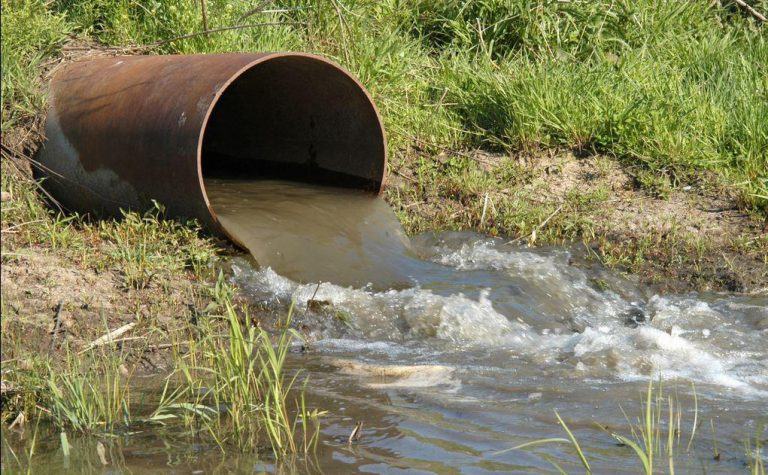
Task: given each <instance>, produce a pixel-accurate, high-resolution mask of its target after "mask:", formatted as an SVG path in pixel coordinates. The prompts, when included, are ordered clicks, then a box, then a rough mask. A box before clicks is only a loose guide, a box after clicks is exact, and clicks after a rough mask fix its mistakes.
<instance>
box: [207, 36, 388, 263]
mask: <svg viewBox="0 0 768 475" xmlns="http://www.w3.org/2000/svg"><path fill="white" fill-rule="evenodd" d="M286 57H289V58H290V57H299V58H307V59H311V60H314V61H318V62H321V63H324V64H326V65H328V66H331V67H332V68H334V69H335V70H336V71H338V72H339V73H341V74H343V75H344V76H346V77H347V78H349V79H350V80H352V82H354V83H355V85H357V87H358V88H360V91H362V93H363V95H364V97H365V99H366V100H367V101H368V104H370V106H371V109H372V110H373V112H374V115H375V116H376V122H377V123H378V125H379V130H381V140H382V144H381V145H382V151H383V155H384V166H383V173H382V177H381V184H380V185H379V189H378V190H377V192H376V194H377V195H380V194H381V192H382V191H383V190H384V186H385V184H386V180H387V163H388V159H387V155H388V153H387V133H386V130H385V129H384V121H383V120H382V118H381V114H380V113H379V109H378V107H376V103H374V102H373V98H372V97H371V94H370V93H369V92H368V89H366V88H365V86H363V84H362V83H361V82H360V80H358V79H357V78H356V77H355V76H354V75H352V74H351V73H350V72H349V71H347V70H346V69H344V68H343V67H342V66H341V65H339V64H338V63H336V62H334V61H331V60H330V59H327V58H324V57H322V56H319V55H316V54H310V53H297V52H290V51H287V52H278V53H268V54H267V55H265V56H263V57H261V58H258V59H255V60H253V61H251V62H250V63H248V64H246V65H245V66H243V67H242V68H240V69H239V70H237V71H236V72H235V73H234V74H233V75H232V76H230V77H229V79H227V80H226V81H225V82H223V83H222V84H221V86H220V87H219V89H218V90H217V91H216V94H215V95H214V97H213V99H212V100H211V103H210V105H209V106H208V109H207V110H206V112H205V117H204V118H203V121H202V123H201V125H200V133H199V135H198V139H197V152H196V155H197V156H196V166H197V180H198V184H199V186H200V191H201V192H202V195H203V202H204V203H205V206H206V208H207V209H208V214H209V215H210V217H211V219H212V221H213V224H214V226H215V227H216V229H217V230H218V231H220V232H221V233H222V234H224V235H225V236H226V237H227V238H228V239H229V240H230V241H231V242H233V243H235V244H236V245H237V246H239V247H241V248H243V249H245V248H246V246H245V245H244V244H243V243H242V242H240V241H239V240H238V239H237V238H235V236H233V235H232V234H231V233H230V232H229V231H227V229H226V228H225V227H224V226H223V225H222V224H221V221H219V217H218V216H217V215H216V211H215V210H214V208H213V206H211V202H210V200H209V199H208V192H207V191H206V189H205V179H204V177H203V139H204V137H205V131H206V129H207V128H208V121H209V119H210V118H211V114H212V113H213V110H214V109H215V108H216V105H217V104H218V102H219V99H221V96H222V95H223V94H224V93H225V92H226V91H227V89H228V88H229V86H230V85H232V83H234V82H235V81H237V80H238V79H239V78H240V77H241V76H242V75H243V74H245V73H246V72H248V71H249V70H251V69H252V68H254V67H256V66H258V65H259V64H262V63H266V62H268V61H271V60H274V59H277V58H286Z"/></svg>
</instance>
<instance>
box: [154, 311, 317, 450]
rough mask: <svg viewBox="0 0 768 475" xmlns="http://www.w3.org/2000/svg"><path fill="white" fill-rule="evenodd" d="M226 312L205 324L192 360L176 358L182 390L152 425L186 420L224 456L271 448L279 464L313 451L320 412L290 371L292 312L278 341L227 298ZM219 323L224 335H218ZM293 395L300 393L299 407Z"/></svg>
mask: <svg viewBox="0 0 768 475" xmlns="http://www.w3.org/2000/svg"><path fill="white" fill-rule="evenodd" d="M223 310H224V314H223V315H222V316H221V317H218V318H217V317H210V318H209V320H207V321H206V322H204V323H203V324H202V327H201V334H202V335H203V336H202V337H201V338H200V339H199V340H194V339H192V340H190V341H189V342H188V345H189V351H188V352H187V353H185V354H183V355H182V354H180V353H177V361H176V364H177V368H178V370H177V371H178V374H180V375H181V377H182V379H183V381H184V388H183V389H182V390H179V391H177V392H174V393H173V394H172V395H171V396H170V397H165V396H164V398H163V399H164V400H166V401H168V404H166V405H165V408H164V409H163V410H161V411H159V412H158V413H157V414H155V415H154V418H155V420H162V419H165V418H167V417H168V416H169V415H171V414H175V415H177V416H178V417H185V418H186V419H185V420H186V424H187V425H189V426H202V427H204V432H205V433H207V434H209V435H211V436H212V437H213V438H214V440H215V441H216V442H217V443H218V444H219V446H220V447H221V448H222V450H227V448H228V447H235V448H237V449H238V450H241V451H246V450H254V449H255V450H259V449H263V448H264V447H265V446H267V445H268V447H269V450H270V452H271V453H272V454H273V455H274V456H275V457H277V458H278V459H284V458H286V457H291V456H295V455H297V454H301V453H304V454H309V453H310V452H312V451H314V450H315V448H316V445H317V442H318V439H319V425H318V422H319V418H320V417H321V416H322V415H323V412H321V411H318V410H317V409H313V410H311V411H310V410H309V409H308V408H307V405H306V400H305V396H304V387H301V388H295V386H296V385H295V383H296V377H297V375H294V376H292V377H289V376H288V375H287V374H286V371H285V361H286V357H287V356H288V352H289V350H290V348H291V345H292V342H293V341H294V340H295V339H297V338H300V337H299V336H298V334H297V333H296V332H295V331H294V330H292V329H290V328H289V325H288V322H289V321H290V319H291V316H292V309H291V310H290V311H289V314H288V316H287V320H286V321H285V322H283V324H282V325H281V330H279V331H278V332H277V335H276V336H275V337H274V338H273V336H272V335H270V333H269V332H267V331H266V330H264V329H262V328H260V327H257V326H253V325H250V324H247V325H244V324H243V323H241V321H245V322H250V319H249V317H248V312H247V311H246V310H245V309H243V311H242V312H238V310H237V309H236V308H235V306H234V305H233V304H232V302H231V301H230V300H229V299H228V298H226V297H224V301H223ZM241 317H242V320H241ZM221 324H223V327H224V328H225V330H226V333H219V329H220V328H221V326H222V325H221ZM166 393H167V391H166V392H164V394H166ZM293 393H297V394H298V397H297V399H296V400H295V401H292V400H291V394H293ZM180 401H184V402H180ZM299 433H301V435H299Z"/></svg>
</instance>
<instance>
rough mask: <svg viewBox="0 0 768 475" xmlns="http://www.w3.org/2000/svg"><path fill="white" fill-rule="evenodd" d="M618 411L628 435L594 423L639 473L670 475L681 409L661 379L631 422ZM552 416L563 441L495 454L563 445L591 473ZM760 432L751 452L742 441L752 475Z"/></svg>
mask: <svg viewBox="0 0 768 475" xmlns="http://www.w3.org/2000/svg"><path fill="white" fill-rule="evenodd" d="M693 394H694V406H695V407H694V419H693V423H692V425H691V434H690V438H689V440H688V444H687V449H686V451H688V452H690V450H691V446H692V444H693V441H694V437H695V435H696V428H697V427H698V408H699V407H698V398H697V396H696V390H695V387H694V388H693ZM621 410H622V412H623V413H624V417H625V418H626V420H627V423H628V424H629V430H630V435H629V436H627V435H624V434H620V433H617V432H613V431H609V430H607V429H606V428H604V427H603V426H602V425H600V424H597V425H598V427H600V429H602V430H604V431H606V432H607V433H608V434H610V436H611V437H613V438H614V439H615V440H616V441H618V442H619V444H621V446H625V447H629V448H631V449H632V451H633V452H634V454H635V456H636V457H637V460H638V461H639V462H640V464H641V466H642V472H643V473H645V474H647V475H651V474H653V473H658V471H659V470H664V469H666V471H667V472H668V473H670V474H674V473H675V462H676V459H677V458H678V457H679V456H680V455H681V453H682V452H681V450H680V440H681V438H682V432H683V425H682V409H681V407H680V403H679V401H678V399H677V397H676V396H674V395H672V394H669V395H665V394H664V389H663V383H662V381H661V380H660V381H659V382H658V384H654V381H653V380H650V381H649V383H648V389H647V391H646V393H645V397H644V399H643V400H642V401H641V415H640V416H639V417H637V418H635V419H634V421H632V420H631V419H630V417H629V416H628V415H627V413H626V412H624V409H623V408H622V409H621ZM555 417H556V418H557V421H558V423H559V424H560V426H561V427H562V428H563V430H564V431H565V433H566V434H567V436H568V438H567V439H566V438H560V437H553V438H548V439H538V440H534V441H531V442H526V443H524V444H520V445H517V446H515V447H512V448H510V449H506V450H502V451H500V452H498V453H504V452H508V451H510V450H522V449H530V448H533V447H538V446H541V445H549V444H566V445H570V446H571V447H573V449H574V451H575V452H576V455H577V456H578V460H579V462H580V464H581V466H582V467H583V468H584V471H585V473H587V474H591V473H592V468H591V467H590V465H589V462H588V460H587V455H586V453H585V452H584V450H583V449H582V448H581V446H580V444H579V442H578V440H577V438H576V436H575V435H574V434H573V432H572V431H571V430H570V428H569V427H568V425H567V424H566V423H565V421H564V420H563V419H562V418H561V417H560V414H558V412H557V411H555ZM711 424H712V432H713V438H712V444H713V445H712V448H713V454H714V456H713V458H714V459H715V460H719V459H720V455H719V451H718V450H717V438H716V436H715V435H714V423H713V422H711ZM764 429H765V425H764V423H758V425H757V429H756V433H755V441H754V447H755V448H754V450H753V449H752V442H751V441H750V440H749V439H746V440H745V442H744V444H745V445H744V447H745V453H746V455H747V459H748V462H747V464H748V467H749V471H750V473H752V474H761V475H762V474H764V473H765V466H764V464H763V461H762V458H761V450H762V449H761V440H760V438H761V437H762V433H763V431H764ZM542 458H544V459H545V460H547V461H548V462H549V463H550V464H552V465H553V466H554V467H555V468H556V469H557V470H558V471H559V472H560V473H566V472H565V470H563V468H562V467H561V466H560V465H559V464H558V463H557V462H556V461H554V460H553V459H552V458H551V457H549V456H547V455H543V456H542Z"/></svg>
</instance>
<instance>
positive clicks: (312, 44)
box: [3, 0, 768, 211]
mask: <svg viewBox="0 0 768 475" xmlns="http://www.w3.org/2000/svg"><path fill="white" fill-rule="evenodd" d="M3 6H4V8H3V9H4V11H6V12H9V13H11V14H9V15H3V17H4V18H3V26H4V28H3V31H4V34H3V50H4V52H10V54H8V53H4V54H3V66H4V67H3V97H4V104H3V126H4V128H5V127H7V126H8V125H13V124H16V123H18V121H19V120H20V118H23V117H25V116H28V115H29V114H31V113H34V112H36V111H38V110H39V107H40V106H41V105H42V103H43V99H42V98H41V96H40V94H39V91H38V89H39V84H38V83H37V81H36V80H35V79H34V78H36V77H37V76H38V75H37V72H38V69H39V64H40V61H42V59H43V58H45V57H47V56H49V55H51V54H54V53H55V50H56V47H57V46H58V45H60V44H61V42H62V40H63V38H64V34H66V33H68V32H74V33H75V34H77V35H80V36H82V37H93V38H95V39H97V40H98V41H100V42H103V43H105V44H109V45H149V44H153V43H156V42H163V41H169V40H172V39H173V38H177V37H179V36H182V35H185V34H189V33H193V32H197V31H200V30H201V29H202V28H203V23H202V15H201V11H200V5H199V3H198V2H188V1H180V0H175V1H167V2H133V1H127V0H103V1H95V0H89V1H54V2H48V3H44V2H42V1H31V0H27V1H19V0H16V1H11V0H4V2H3ZM754 6H755V8H757V9H758V10H761V9H762V10H763V11H765V10H768V5H767V4H766V3H765V2H764V1H762V0H760V1H757V2H755V4H754ZM252 8H253V5H251V4H250V3H247V2H224V1H208V2H207V19H208V25H209V28H220V27H226V26H232V25H236V24H253V25H258V26H253V27H251V28H245V29H238V30H231V31H225V32H219V33H214V34H210V35H202V36H196V37H193V38H189V39H183V40H176V41H169V42H167V43H164V44H162V45H159V46H156V47H154V48H153V49H154V51H155V52H159V53H200V52H215V51H268V50H303V51H310V52H316V53H319V54H324V55H326V56H329V57H331V58H333V59H335V60H337V61H339V62H340V63H342V64H343V65H344V66H346V67H347V68H349V69H350V70H351V71H352V72H353V73H355V74H356V75H358V76H359V77H360V79H361V80H362V82H363V83H364V84H366V86H367V87H368V88H369V89H370V90H371V92H372V94H373V96H374V99H375V100H376V102H377V104H379V106H380V108H381V109H382V112H383V115H384V118H385V122H386V125H387V129H388V131H389V132H390V145H391V146H392V149H393V150H394V151H395V154H396V155H397V154H398V152H399V151H401V150H405V149H407V148H408V147H409V146H412V145H413V144H414V143H421V142H424V143H433V144H437V145H442V146H450V147H458V148H470V147H476V146H479V147H483V148H488V149H496V150H509V151H521V150H523V151H524V150H531V149H534V150H537V149H542V148H544V149H547V148H556V149H562V148H565V149H571V150H575V151H577V152H579V153H587V154H590V153H600V154H606V155H609V156H613V157H616V158H618V159H619V160H621V161H622V162H623V163H625V164H626V166H628V167H632V168H635V169H637V170H641V171H642V170H645V171H649V172H650V173H652V174H653V175H654V176H657V177H661V178H662V179H663V180H666V181H667V182H669V183H670V184H671V185H672V186H678V185H680V184H686V183H692V182H697V181H699V180H702V175H701V172H703V171H711V172H714V173H715V174H716V175H717V176H719V177H720V178H721V179H722V180H723V182H724V183H727V184H729V185H732V186H735V187H737V188H738V189H740V190H742V196H743V199H744V200H745V203H746V204H747V205H748V206H750V207H751V208H754V209H758V210H763V211H765V210H766V203H768V170H767V167H768V165H767V162H768V159H767V158H766V157H768V125H766V124H768V35H766V30H765V26H761V25H759V24H757V23H755V21H754V20H753V19H751V18H749V17H748V16H746V15H744V14H742V11H741V10H740V9H739V8H738V7H736V6H735V5H733V4H731V3H729V2H728V3H725V4H724V5H722V6H713V5H712V4H709V3H707V2H697V1H684V2H666V1H661V0H642V1H629V0H622V1H619V2H608V1H599V2H536V1H529V0H482V1H477V2H469V3H467V2H459V1H458V0H450V1H446V2H434V1H431V0H419V1H414V2H402V1H399V0H388V1H384V2H370V1H359V0H349V1H344V2H342V1H339V0H331V1H329V2H320V3H318V2H310V1H297V0H293V1H281V2H271V3H270V4H269V5H268V7H266V8H265V10H267V11H266V12H257V13H254V14H252V15H250V16H247V17H246V18H244V19H242V20H241V21H238V20H240V19H241V17H243V15H245V14H247V13H249V11H251V9H252ZM275 23H279V25H275ZM415 141H421V142H415ZM639 173H640V172H639Z"/></svg>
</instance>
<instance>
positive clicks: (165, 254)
mask: <svg viewBox="0 0 768 475" xmlns="http://www.w3.org/2000/svg"><path fill="white" fill-rule="evenodd" d="M97 232H98V237H100V238H101V239H102V240H103V246H104V249H105V251H106V252H105V254H106V256H107V264H108V265H110V264H111V265H116V266H118V267H119V269H120V271H121V273H122V274H123V277H124V282H125V286H126V287H128V288H133V289H143V288H146V287H148V286H149V285H150V284H151V283H152V282H153V280H161V281H162V279H161V278H160V279H158V277H162V276H163V275H164V274H165V275H168V274H174V273H178V272H180V271H183V270H185V269H191V270H192V271H193V273H194V275H197V276H201V277H202V276H203V274H204V273H206V272H207V271H209V270H211V269H212V268H211V266H210V264H211V263H212V261H213V260H214V256H215V248H214V247H213V245H212V243H211V241H209V240H207V239H201V238H200V237H199V232H200V230H199V227H198V226H197V224H195V223H194V222H190V223H186V224H180V223H178V222H176V221H172V220H166V219H164V218H163V207H162V206H161V205H159V204H157V203H155V208H154V209H153V210H150V211H147V212H145V213H144V214H139V213H136V212H123V218H122V219H121V220H109V221H99V222H98V228H97ZM209 274H210V273H209ZM209 277H210V275H209Z"/></svg>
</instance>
